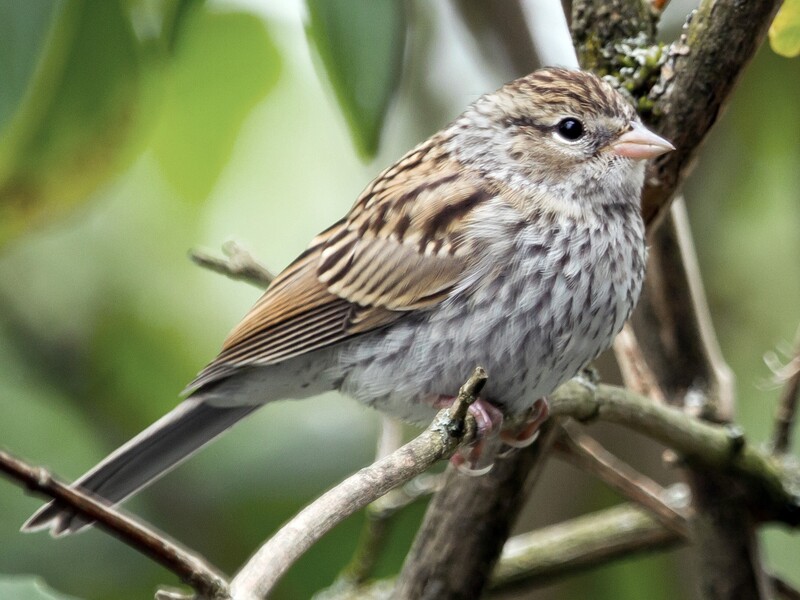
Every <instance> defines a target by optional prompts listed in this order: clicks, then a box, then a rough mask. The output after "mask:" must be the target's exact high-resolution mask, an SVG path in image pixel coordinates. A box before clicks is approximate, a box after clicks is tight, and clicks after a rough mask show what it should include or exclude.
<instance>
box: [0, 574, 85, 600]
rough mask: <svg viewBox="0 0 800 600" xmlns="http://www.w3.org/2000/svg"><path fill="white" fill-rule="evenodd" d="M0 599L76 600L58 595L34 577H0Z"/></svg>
mask: <svg viewBox="0 0 800 600" xmlns="http://www.w3.org/2000/svg"><path fill="white" fill-rule="evenodd" d="M0 598H3V600H77V598H75V597H74V596H66V595H64V594H58V593H56V592H53V591H52V590H50V589H49V588H48V587H47V585H46V584H45V583H43V582H42V581H41V580H40V579H38V578H34V577H8V578H4V577H0Z"/></svg>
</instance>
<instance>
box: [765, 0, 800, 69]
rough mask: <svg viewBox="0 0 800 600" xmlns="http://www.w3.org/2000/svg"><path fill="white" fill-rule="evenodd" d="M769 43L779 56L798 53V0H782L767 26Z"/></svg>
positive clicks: (799, 21) (799, 29) (799, 27)
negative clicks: (770, 23) (770, 24)
mask: <svg viewBox="0 0 800 600" xmlns="http://www.w3.org/2000/svg"><path fill="white" fill-rule="evenodd" d="M769 43H770V44H771V45H772V49H773V50H774V51H775V52H777V53H778V54H780V55H781V56H786V57H788V58H792V57H795V56H798V55H800V0H784V2H783V4H782V5H781V8H780V10H779V11H778V14H777V15H775V20H774V21H773V22H772V26H771V27H770V28H769Z"/></svg>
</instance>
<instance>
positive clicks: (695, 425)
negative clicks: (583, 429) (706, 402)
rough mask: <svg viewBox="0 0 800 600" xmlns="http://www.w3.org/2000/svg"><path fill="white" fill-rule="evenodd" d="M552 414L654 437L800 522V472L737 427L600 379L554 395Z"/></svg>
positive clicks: (777, 515)
mask: <svg viewBox="0 0 800 600" xmlns="http://www.w3.org/2000/svg"><path fill="white" fill-rule="evenodd" d="M550 415H551V416H554V417H567V416H569V417H573V418H575V419H578V420H579V421H588V420H592V419H597V420H601V421H608V422H612V423H617V424H620V425H623V426H625V427H627V428H629V429H631V430H634V431H636V432H638V433H640V434H643V435H646V436H649V437H650V438H652V439H654V440H656V441H659V442H661V443H662V444H664V445H666V446H668V447H670V448H672V449H673V450H676V451H677V452H678V453H680V454H681V455H683V456H684V459H685V461H687V462H688V463H691V464H695V465H698V466H702V467H704V468H708V469H712V470H715V471H718V472H721V473H727V474H729V475H731V476H734V477H737V478H738V480H739V484H740V487H743V488H747V489H748V491H749V493H750V494H752V495H753V497H754V498H755V497H758V498H759V506H760V508H761V509H763V511H764V513H763V514H764V515H767V516H768V518H774V519H776V520H780V521H783V522H785V523H787V524H789V525H792V526H798V525H800V495H798V494H797V492H796V490H798V489H800V487H799V486H800V471H798V469H797V468H796V467H795V466H792V465H791V464H786V463H784V462H782V461H779V460H777V459H776V458H775V457H773V456H771V455H770V454H768V453H766V452H764V451H762V450H761V449H759V448H758V447H756V446H755V445H754V444H749V443H748V442H747V440H746V439H745V437H744V436H743V435H742V433H741V431H740V430H738V429H737V428H735V427H730V426H723V425H714V424H711V423H708V422H705V421H701V420H699V419H696V418H693V417H691V416H689V415H687V414H686V413H685V412H683V411H682V410H679V409H677V408H674V407H671V406H665V405H662V404H657V403H655V402H653V401H652V400H650V399H649V398H643V397H642V396H639V395H638V394H635V393H633V392H631V391H630V390H626V389H623V388H619V387H616V386H611V385H605V384H599V385H598V386H597V387H596V389H595V390H593V391H592V390H589V389H588V388H586V386H584V385H581V384H579V383H576V382H567V383H565V384H564V385H562V386H561V387H560V388H559V389H558V390H556V392H555V393H554V394H553V395H552V396H551V397H550Z"/></svg>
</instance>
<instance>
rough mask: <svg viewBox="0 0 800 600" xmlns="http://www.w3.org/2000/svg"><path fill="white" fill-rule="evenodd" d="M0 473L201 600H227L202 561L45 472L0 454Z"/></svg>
mask: <svg viewBox="0 0 800 600" xmlns="http://www.w3.org/2000/svg"><path fill="white" fill-rule="evenodd" d="M0 471H1V472H3V473H5V474H6V475H8V476H9V478H11V479H12V480H14V481H16V482H17V483H21V484H23V485H24V486H25V487H27V488H28V489H29V490H31V491H33V492H35V493H37V494H40V495H42V496H45V497H47V498H49V499H54V500H58V501H59V502H61V503H63V504H65V505H66V506H69V507H70V508H72V509H74V510H75V512H77V513H78V514H80V515H82V516H86V517H88V518H89V519H91V520H93V521H96V524H97V526H99V527H101V528H102V529H103V530H105V531H106V532H108V533H110V534H111V535H113V536H114V537H116V538H117V539H119V540H121V541H122V542H123V543H125V544H127V545H128V546H130V547H131V548H134V549H135V550H138V551H139V552H141V553H142V554H144V555H145V556H147V557H149V558H151V559H153V560H154V561H155V562H157V563H158V564H160V565H161V566H163V567H164V568H166V569H169V570H170V571H172V572H173V573H175V574H176V575H177V576H178V577H180V579H181V580H182V581H183V582H184V583H186V584H187V585H190V586H191V587H192V588H194V589H195V590H197V592H198V593H199V594H201V596H202V598H207V599H210V600H223V599H228V598H230V595H229V592H228V583H227V581H226V580H225V577H224V576H223V575H222V573H221V571H219V569H217V568H216V567H213V566H211V565H210V564H209V563H208V561H206V560H205V559H204V558H202V557H200V556H198V555H196V554H194V553H192V552H190V551H189V550H187V549H185V548H184V547H183V546H181V545H180V544H178V543H177V542H174V541H172V540H170V539H169V538H168V537H166V536H165V535H164V534H162V533H156V532H155V531H154V530H153V529H150V528H148V527H146V526H145V525H143V524H142V523H139V522H137V521H136V520H134V519H132V518H131V517H129V516H127V515H125V514H123V513H121V512H120V511H119V510H118V509H116V508H112V507H110V506H107V505H106V504H102V503H101V502H98V501H97V500H95V499H94V498H93V497H92V496H89V495H88V494H85V493H84V492H82V491H81V490H80V489H79V488H72V487H69V486H68V485H66V484H65V483H62V482H61V481H59V480H58V479H56V478H55V477H53V476H52V475H51V474H50V473H49V472H48V471H47V470H45V469H42V468H36V467H32V466H30V465H28V464H27V463H25V462H24V461H22V460H20V459H18V458H15V457H13V456H12V455H10V454H8V453H7V452H3V451H1V450H0Z"/></svg>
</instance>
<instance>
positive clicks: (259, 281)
mask: <svg viewBox="0 0 800 600" xmlns="http://www.w3.org/2000/svg"><path fill="white" fill-rule="evenodd" d="M222 253H223V254H224V255H225V256H226V258H217V257H214V256H211V255H210V254H206V253H205V252H201V251H200V250H191V251H190V252H189V258H190V259H191V260H192V262H194V263H195V264H196V265H199V266H201V267H203V268H206V269H209V270H211V271H214V272H215V273H220V274H221V275H225V276H226V277H230V278H231V279H236V280H239V281H246V282H247V283H250V284H252V285H254V286H256V287H257V288H260V289H262V290H263V289H266V288H267V287H269V284H270V283H272V280H273V279H275V276H274V275H273V274H272V273H270V272H269V270H268V269H267V268H266V267H265V266H264V265H262V264H261V263H259V262H258V261H257V260H256V259H255V258H253V256H252V255H251V254H250V253H249V252H248V251H247V250H246V249H245V248H244V247H243V246H241V245H240V244H238V243H237V242H234V241H229V242H225V244H223V245H222Z"/></svg>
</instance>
